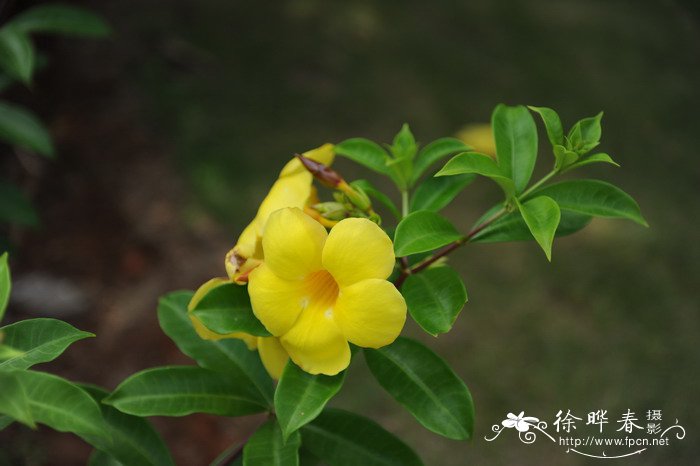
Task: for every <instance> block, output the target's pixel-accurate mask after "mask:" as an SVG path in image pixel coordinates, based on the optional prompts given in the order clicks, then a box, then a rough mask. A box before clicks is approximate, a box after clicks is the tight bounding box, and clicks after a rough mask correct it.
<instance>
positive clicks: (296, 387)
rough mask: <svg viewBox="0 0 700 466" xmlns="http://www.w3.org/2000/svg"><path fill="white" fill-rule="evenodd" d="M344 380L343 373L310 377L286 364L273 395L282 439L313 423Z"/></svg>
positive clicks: (289, 363)
mask: <svg viewBox="0 0 700 466" xmlns="http://www.w3.org/2000/svg"><path fill="white" fill-rule="evenodd" d="M344 379H345V372H344V371H343V372H341V373H340V374H337V375H334V376H328V375H323V374H318V375H312V374H309V373H307V372H304V371H303V370H301V369H300V368H299V367H297V365H296V364H294V363H293V362H292V361H289V362H288V363H287V366H286V367H285V368H284V372H283V373H282V378H281V379H280V381H279V385H277V390H276V391H275V413H276V414H277V419H278V420H279V424H280V427H281V428H282V433H283V435H284V437H285V438H287V437H288V436H289V435H290V434H291V433H293V432H296V431H297V430H298V429H299V428H300V427H301V426H303V425H305V424H307V423H309V422H311V421H312V420H314V419H315V418H316V416H318V415H319V414H320V413H321V411H322V410H323V407H324V406H326V403H328V401H329V400H330V399H331V398H333V397H334V396H335V394H336V393H338V391H339V390H340V387H342V386H343V380H344Z"/></svg>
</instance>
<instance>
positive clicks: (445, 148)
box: [411, 138, 472, 185]
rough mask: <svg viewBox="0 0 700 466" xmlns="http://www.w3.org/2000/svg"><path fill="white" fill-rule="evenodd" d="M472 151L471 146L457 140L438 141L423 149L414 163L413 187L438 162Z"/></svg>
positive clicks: (444, 139) (442, 139)
mask: <svg viewBox="0 0 700 466" xmlns="http://www.w3.org/2000/svg"><path fill="white" fill-rule="evenodd" d="M471 149H472V147H471V146H469V145H468V144H465V143H464V142H462V141H460V140H459V139H456V138H441V139H436V140H435V141H433V142H431V143H430V144H428V145H427V146H425V147H424V148H423V149H421V151H420V152H418V155H417V156H416V158H415V160H414V161H413V178H412V181H411V185H413V184H415V183H416V181H418V178H420V177H421V175H422V174H423V173H425V171H426V170H427V169H428V168H429V167H430V166H431V165H432V164H434V163H435V162H437V161H438V160H442V159H444V158H445V157H447V156H448V155H452V154H455V153H457V152H465V151H469V150H471Z"/></svg>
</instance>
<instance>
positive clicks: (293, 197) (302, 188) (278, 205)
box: [254, 171, 313, 236]
mask: <svg viewBox="0 0 700 466" xmlns="http://www.w3.org/2000/svg"><path fill="white" fill-rule="evenodd" d="M312 179H313V177H312V176H311V173H309V172H307V171H304V172H299V173H296V174H294V175H292V176H287V177H284V178H280V179H278V180H277V181H275V184H273V185H272V188H270V192H269V193H268V195H267V197H266V198H265V199H264V200H263V201H262V203H261V204H260V208H259V209H258V213H257V215H256V216H255V221H254V223H255V225H256V227H257V231H258V235H260V236H264V233H265V230H266V228H267V223H268V221H269V219H270V215H271V214H272V213H273V212H275V211H276V210H279V209H283V208H285V207H296V208H299V209H302V208H304V206H305V205H306V201H307V200H308V199H309V197H310V196H311V181H312Z"/></svg>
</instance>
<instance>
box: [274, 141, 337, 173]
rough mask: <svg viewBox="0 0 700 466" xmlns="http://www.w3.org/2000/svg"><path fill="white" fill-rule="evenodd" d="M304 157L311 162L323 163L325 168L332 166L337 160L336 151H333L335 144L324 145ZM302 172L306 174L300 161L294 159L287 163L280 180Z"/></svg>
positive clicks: (307, 152) (305, 153) (304, 154)
mask: <svg viewBox="0 0 700 466" xmlns="http://www.w3.org/2000/svg"><path fill="white" fill-rule="evenodd" d="M302 155H303V156H304V157H307V158H309V159H311V160H315V161H316V162H321V163H322V164H324V165H325V166H330V165H331V164H332V163H333V159H334V158H335V151H334V150H333V144H324V145H322V146H321V147H317V148H316V149H312V150H309V151H306V152H304V153H303V154H302ZM301 172H306V169H305V168H304V166H303V165H302V164H301V162H300V161H299V159H297V158H296V157H294V158H293V159H292V160H290V161H289V162H288V163H287V165H285V166H284V168H283V169H282V172H281V173H280V178H281V177H283V176H290V175H294V174H297V173H301Z"/></svg>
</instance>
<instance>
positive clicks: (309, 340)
mask: <svg viewBox="0 0 700 466" xmlns="http://www.w3.org/2000/svg"><path fill="white" fill-rule="evenodd" d="M280 343H282V346H283V347H284V349H285V350H287V353H289V357H290V358H292V361H294V363H295V364H296V365H297V366H299V367H301V368H302V369H303V370H305V371H306V372H308V373H310V374H326V375H335V374H337V373H338V372H340V371H342V370H344V369H345V368H347V367H348V365H349V364H350V345H348V342H347V340H346V339H345V337H344V336H343V334H342V333H340V329H339V328H338V326H337V325H336V324H335V321H334V320H333V311H332V310H331V309H328V310H326V311H323V310H319V309H317V308H309V309H306V310H305V311H304V312H302V313H301V316H300V317H299V320H298V321H297V323H296V324H294V327H292V329H291V330H290V331H289V332H287V333H286V334H284V335H283V336H282V337H281V338H280Z"/></svg>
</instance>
